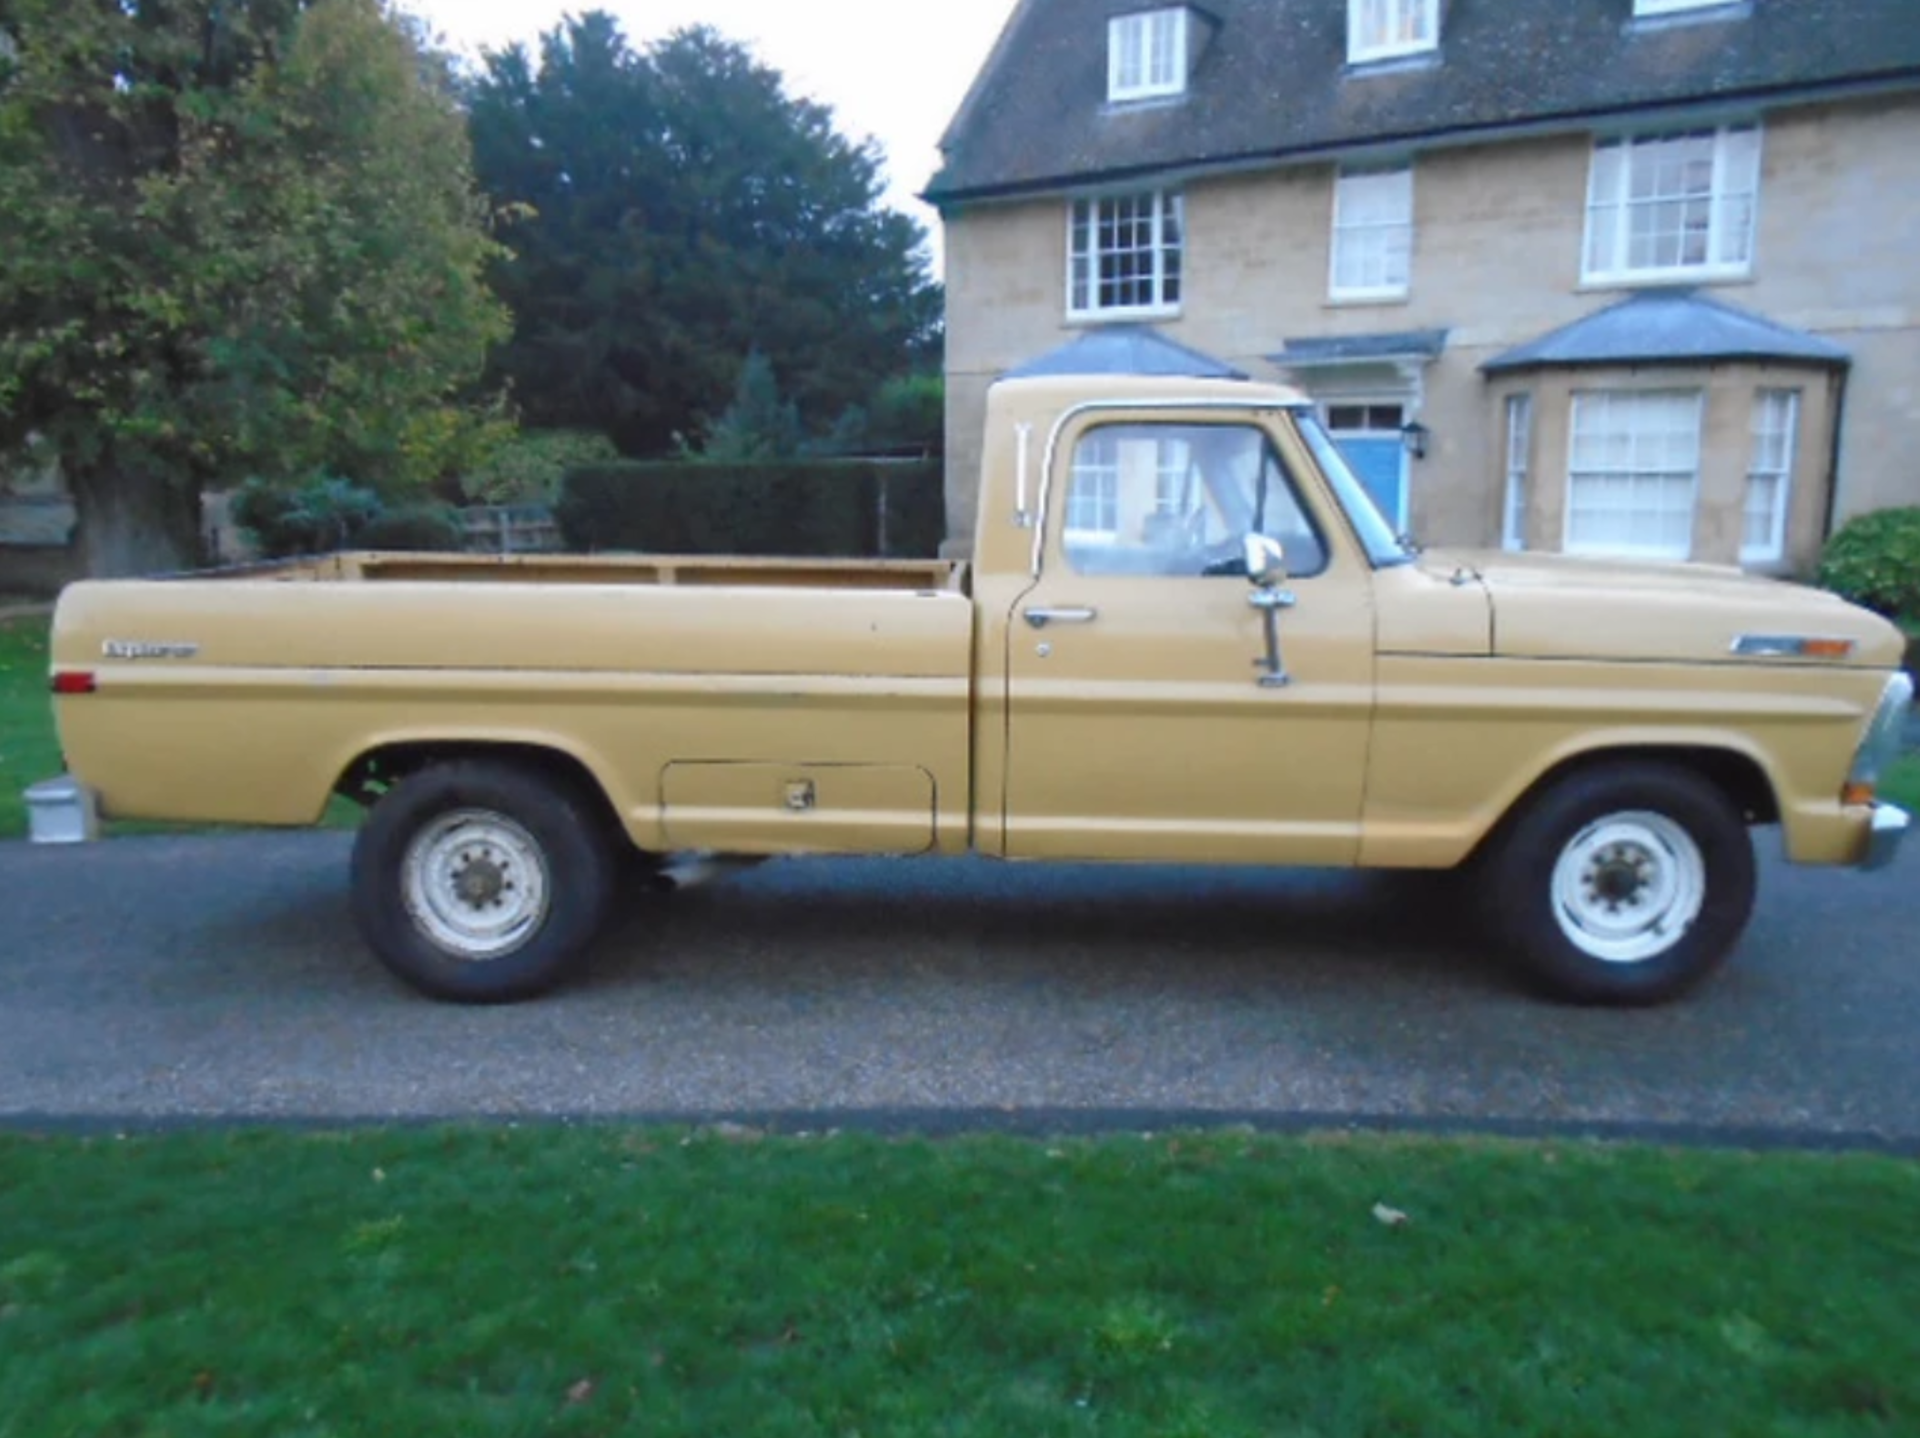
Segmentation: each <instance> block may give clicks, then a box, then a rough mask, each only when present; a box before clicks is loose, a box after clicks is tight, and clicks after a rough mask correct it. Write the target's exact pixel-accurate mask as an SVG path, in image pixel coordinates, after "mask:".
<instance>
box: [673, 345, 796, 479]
mask: <svg viewBox="0 0 1920 1438" xmlns="http://www.w3.org/2000/svg"><path fill="white" fill-rule="evenodd" d="M804 448H805V435H804V434H803V432H802V430H801V428H800V413H799V411H798V410H797V409H795V408H794V406H793V404H792V403H791V402H790V401H787V400H783V399H782V398H781V397H780V384H779V381H777V380H776V379H775V378H774V375H773V366H772V365H771V364H769V363H768V361H767V357H766V356H765V355H763V354H761V353H760V351H759V350H755V351H753V353H751V354H749V355H748V356H747V362H746V363H745V364H743V365H742V366H740V382H739V383H738V384H737V385H736V386H735V387H734V391H733V403H732V404H730V405H728V406H727V408H726V411H725V412H724V413H723V414H722V415H721V416H720V418H719V419H718V420H716V421H715V422H714V424H713V427H712V428H711V429H710V430H709V431H708V433H707V438H706V442H705V443H704V444H702V445H701V446H700V448H699V449H698V450H697V451H695V452H693V453H692V455H691V456H690V457H697V458H699V459H702V460H706V461H708V462H711V463H715V464H764V463H768V462H771V461H776V460H784V459H792V458H794V456H796V455H798V454H799V453H800V452H801V451H802V450H803V449H804Z"/></svg>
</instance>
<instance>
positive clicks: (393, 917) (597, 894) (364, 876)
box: [353, 760, 615, 1004]
mask: <svg viewBox="0 0 1920 1438" xmlns="http://www.w3.org/2000/svg"><path fill="white" fill-rule="evenodd" d="M606 827H607V826H606V824H605V822H604V820H603V817H602V815H601V814H600V812H599V805H598V802H597V799H596V796H594V795H592V794H590V793H587V792H584V791H583V790H582V789H581V787H580V786H578V785H575V784H571V783H569V782H567V781H565V780H564V779H559V778H555V777H553V776H551V775H549V774H546V773H543V772H541V771H539V770H537V769H534V768H531V767H528V766H523V765H517V764H511V763H504V762H500V761H495V760H457V761H454V762H451V763H446V764H437V765H435V766H433V767H431V768H428V769H424V770H422V771H421V772H419V773H417V774H414V775H411V776H410V777H408V778H406V779H404V780H402V781H401V783H400V784H399V785H398V786H397V787H395V788H394V789H392V790H391V791H389V792H388V793H387V795H386V796H385V797H384V798H382V799H381V800H380V802H379V803H378V804H377V805H375V806H374V809H373V812H372V814H371V815H370V816H369V817H368V819H367V822H366V824H365V826H364V827H363V828H362V829H361V831H360V835H359V838H358V840H357V841H356V843H355V845H354V851H353V913H354V920H355V922H356V924H357V925H358V927H359V930H360V934H361V937H362V938H363V939H364V940H365V941H366V944H367V946H368V947H369V948H370V949H372V950H373V952H374V954H375V955H376V956H377V957H378V958H379V959H380V961H381V962H382V963H383V964H385V965H386V966H387V968H388V969H390V970H391V971H392V972H393V973H394V974H396V975H397V976H398V977H400V978H401V979H402V980H404V981H405V982H406V983H408V984H409V985H411V986H412V987H414V988H416V989H418V990H419V991H420V992H422V993H424V994H428V995H430V996H432V997H434V998H440V999H452V1000H455V1001H457V1002H461V1003H475V1004H497V1003H511V1002H514V1001H517V1000H520V999H526V998H532V997H534V996H535V995H538V994H542V993H545V992H547V991H548V990H549V989H552V988H553V987H554V986H556V985H557V984H560V983H562V982H564V981H565V980H566V979H568V978H569V977H571V976H572V975H573V974H574V973H575V972H576V971H577V969H578V968H579V967H580V965H581V963H582V961H583V960H584V959H585V957H586V952H587V948H588V946H589V945H590V944H591V943H592V942H593V940H594V939H595V937H597V936H598V934H599V933H600V930H601V928H602V927H603V925H604V924H605V922H606V918H607V913H608V910H609V907H610V905H611V901H612V897H613V889H614V872H615V855H614V854H613V852H612V850H611V848H610V846H609V845H608V843H607V840H606Z"/></svg>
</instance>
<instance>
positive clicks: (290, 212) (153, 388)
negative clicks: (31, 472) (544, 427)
mask: <svg viewBox="0 0 1920 1438" xmlns="http://www.w3.org/2000/svg"><path fill="white" fill-rule="evenodd" d="M7 8H8V11H9V16H8V24H9V28H10V29H11V31H12V33H13V35H14V38H15V39H16V41H17V42H18V50H19V60H18V69H17V71H16V73H15V75H14V77H13V80H12V82H11V83H10V84H8V85H7V87H6V88H5V89H4V91H0V229H4V231H5V232H6V234H7V235H8V241H7V243H6V244H5V245H3V246H0V453H5V452H13V453H18V452H19V451H20V450H21V449H22V448H23V447H24V446H25V445H26V444H27V443H28V442H29V440H30V438H31V437H33V436H36V435H38V436H40V437H41V438H42V439H43V440H44V441H45V442H46V443H47V444H48V445H49V446H50V447H51V449H52V450H53V451H54V452H55V453H56V454H57V455H58V456H59V458H60V460H61V462H62V464H63V467H64V468H65V470H66V472H67V474H68V476H69V477H70V479H72V480H73V481H74V487H75V492H76V499H77V501H78V502H79V504H80V508H81V526H82V534H83V540H84V541H85V542H86V543H87V544H88V546H89V552H90V555H91V556H92V558H93V560H94V562H95V567H96V568H121V567H125V566H128V565H132V564H135V563H137V561H138V556H137V554H136V553H134V552H132V550H133V549H134V548H137V547H138V545H139V544H142V543H147V544H153V543H159V542H161V541H165V543H167V544H171V545H173V546H174V547H176V548H177V547H179V546H182V545H185V544H188V543H190V542H191V537H192V534H193V532H194V529H195V523H194V520H195V515H194V507H195V503H196V497H197V495H198V493H199V492H200V490H201V489H202V488H208V487H222V486H226V485H230V484H232V483H235V482H237V481H238V480H240V479H242V478H244V477H245V476H247V475H252V474H302V473H310V472H313V471H316V470H323V469H324V470H330V471H333V472H336V473H346V474H353V475H355V476H357V477H359V478H360V479H362V480H364V481H367V482H370V483H373V484H375V485H376V486H378V487H383V488H384V487H394V488H404V487H408V486H419V485H423V484H425V483H427V482H428V481H431V480H433V479H435V478H437V477H439V476H440V475H441V474H443V473H444V472H445V471H446V470H447V469H449V468H450V467H452V466H453V465H454V464H456V463H457V462H458V461H459V460H460V458H461V457H462V456H463V454H464V453H465V451H466V448H467V446H468V444H469V442H470V437H471V431H472V429H473V428H474V425H475V423H476V421H475V420H474V419H472V418H471V417H470V416H469V414H468V412H467V411H466V409H465V408H464V407H463V406H462V405H461V403H460V402H459V401H460V396H461V394H462V392H463V390H464V389H465V388H466V387H467V386H469V385H471V384H472V383H473V382H475V381H476V380H477V379H478V378H479V376H480V374H481V372H482V369H483V366H484V363H485V357H486V353H487V350H488V348H489V346H490V345H491V344H492V343H493V342H494V341H496V340H497V339H499V338H501V337H502V336H503V335H504V334H505V333H506V328H507V317H506V315H505V312H504V310H503V309H502V307H501V306H500V304H499V303H498V301H497V300H496V299H495V298H494V297H493V296H492V295H491V294H490V293H489V292H488V289H487V286H486V269H487V266H488V265H489V264H490V263H491V262H492V261H493V259H494V258H495V257H496V256H497V255H498V254H499V253H500V252H499V250H498V249H497V248H496V246H495V245H494V243H493V242H492V241H491V239H490V238H489V237H488V233H487V217H486V213H485V211H484V209H483V207H482V205H481V203H480V201H479V199H478V197H477V193H476V191H475V188H474V185H473V182H472V178H471V157H470V151H469V148H468V141H467V136H466V131H465V121H464V116H463V115H462V112H461V110H460V108H459V106H458V104H457V103H456V100H455V97H454V94H453V92H452V88H451V83H450V80H449V78H448V76H447V75H446V73H445V71H444V68H443V67H442V66H441V65H440V64H439V62H437V61H435V60H434V58H433V57H430V56H428V55H425V54H423V53H422V52H421V51H420V49H419V48H418V47H417V46H416V44H415V43H414V41H413V39H412V38H411V31H410V27H409V26H407V25H406V24H404V23H402V22H400V21H399V20H397V19H396V18H394V17H393V16H392V15H391V14H390V13H389V12H387V11H386V10H385V9H384V8H383V6H382V5H381V4H380V3H379V0H310V3H297V0H168V3H162V0H124V3H120V4H103V3H87V4H79V5H76V4H73V3H70V0H13V3H11V4H10V5H9V6H8V7H7ZM143 506H144V509H145V511H147V513H145V515H144V518H145V519H146V520H150V521H152V523H150V524H148V526H147V528H146V529H144V530H141V531H140V532H138V533H135V532H133V531H132V530H131V529H130V528H129V527H128V526H127V525H124V524H123V525H120V527H119V529H118V530H116V528H115V525H116V515H118V514H120V513H121V512H122V511H128V512H139V511H142V508H143ZM156 526H157V528H156ZM121 530H125V531H127V532H125V533H121V532H120V531H121ZM183 531H184V532H183ZM103 545H104V546H105V547H104V548H103V547H102V546H103ZM163 547H164V546H163Z"/></svg>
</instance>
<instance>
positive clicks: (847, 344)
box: [471, 12, 941, 457]
mask: <svg viewBox="0 0 1920 1438" xmlns="http://www.w3.org/2000/svg"><path fill="white" fill-rule="evenodd" d="M471 113H472V135H473V143H474V153H475V161H476V166H477V172H478V174H479V177H480V180H481V182H482V184H483V185H484V186H485V188H486V190H487V192H488V193H489V194H490V195H491V196H492V197H493V199H494V201H495V204H496V206H497V207H498V208H499V209H500V210H501V211H502V212H503V213H510V214H512V215H513V216H514V217H515V223H514V224H513V225H512V227H511V228H510V229H509V230H508V231H507V232H506V235H505V238H506V240H507V242H508V243H509V244H510V246H511V248H512V249H513V251H514V258H513V259H512V260H511V261H510V262H507V263H504V264H502V265H501V266H500V267H499V268H498V271H497V275H498V281H499V285H500V290H501V293H502V294H503V295H504V296H505V298H506V299H507V301H508V303H509V304H510V305H511V307H512V309H513V313H514V319H515V332H514V336H513V339H512V342H511V343H510V344H508V345H506V346H504V347H503V348H502V349H501V350H500V352H499V356H498V364H497V371H498V373H499V374H500V375H501V376H502V377H503V378H505V379H506V380H508V381H509V382H510V383H511V386H512V391H513V394H514V397H515V400H516V402H517V403H518V404H519V405H520V406H521V407H522V408H523V410H524V412H525V414H526V416H527V418H528V420H529V422H530V423H532V424H534V425H537V426H541V427H554V428H583V429H591V430H596V431H599V432H602V433H605V434H608V435H610V436H612V437H613V439H614V440H615V442H616V443H618V445H619V446H620V448H621V450H622V452H623V453H626V454H631V455H641V456H649V457H651V456H664V455H667V454H671V453H673V452H674V450H675V447H676V443H677V438H678V437H680V436H695V435H700V434H702V433H703V432H705V431H706V430H707V429H708V427H709V426H710V425H711V424H712V423H713V421H714V420H715V419H716V417H717V416H719V414H720V413H721V411H722V410H723V409H724V408H725V407H726V405H727V403H728V399H729V396H730V395H731V394H732V393H733V392H734V390H735V387H736V383H737V380H738V378H739V373H740V366H741V362H742V359H743V357H745V356H747V355H749V354H750V353H752V352H754V351H755V350H756V349H757V350H758V351H759V352H760V353H762V354H764V355H765V356H766V358H767V360H768V361H769V362H770V363H771V365H772V368H773V371H774V373H776V374H777V375H778V376H779V377H780V380H781V382H782V384H783V386H784V387H785V388H786V390H787V394H788V397H789V398H790V399H791V400H792V402H793V404H794V407H795V409H796V411H797V414H798V417H799V420H800V422H801V425H802V426H803V427H804V428H805V429H806V430H807V432H808V433H809V434H815V433H819V432H822V431H824V430H825V429H827V428H828V427H829V426H830V425H831V423H832V421H833V420H834V418H835V417H836V416H838V415H840V414H841V413H842V412H843V411H845V410H846V409H847V408H848V407H849V406H851V405H855V404H862V403H865V402H866V401H867V400H868V399H869V397H870V396H871V395H872V393H873V391H874V390H875V389H876V388H877V386H878V385H879V384H880V383H881V382H882V381H883V380H885V379H886V378H888V377H889V376H891V375H895V374H899V373H901V372H903V371H905V370H907V369H909V368H912V367H913V366H914V365H915V364H916V363H919V362H923V361H925V360H926V359H929V358H931V357H933V356H934V355H936V354H937V352H938V343H939V325H940V310H941V297H940V291H939V287H938V286H937V285H936V284H935V283H934V282H933V281H932V279H931V278H930V277H929V274H928V269H927V254H926V250H925V235H924V232H923V231H922V230H921V228H920V226H919V225H918V224H916V223H915V222H914V221H912V220H910V219H908V218H907V217H906V216H904V215H900V214H897V213H895V212H893V211H890V210H887V209H885V208H883V207H882V205H881V203H880V197H881V195H882V193H883V192H884V189H885V185H884V182H883V178H882V174H881V158H880V154H879V151H878V149H877V148H876V147H875V146H874V145H873V144H872V143H871V142H865V143H860V144H856V143H854V142H853V141H851V140H849V139H847V138H845V137H843V136H842V135H840V134H839V133H838V132H837V131H836V130H835V128H834V124H833V116H832V114H831V112H830V111H828V110H826V109H824V108H823V107H821V106H819V105H816V104H812V103H810V102H807V101H804V100H799V99H795V98H794V97H792V96H791V95H789V94H788V93H787V91H786V88H785V86H784V83H783V81H782V79H781V77H780V76H779V75H778V74H777V73H776V72H774V71H773V70H770V69H768V68H767V67H765V66H763V65H761V64H759V63H757V62H756V61H755V60H754V59H753V57H752V55H751V54H750V53H749V52H748V51H747V50H745V49H743V48H742V47H740V46H738V45H735V44H732V43H730V42H728V41H726V40H724V39H722V38H721V37H720V36H719V35H717V34H716V33H714V32H713V31H712V30H709V29H705V28H696V29H692V30H686V31H682V32H680V33H678V34H675V35H673V36H672V37H670V38H669V39H667V40H665V41H663V42H661V43H659V44H657V45H654V46H652V47H651V48H649V49H647V50H645V51H635V50H634V49H633V48H632V47H631V46H630V45H629V44H628V42H627V40H626V39H625V37H624V36H623V35H622V34H621V31H620V29H619V27H618V25H617V24H616V22H615V21H614V20H613V18H612V17H610V16H609V15H607V14H605V13H602V12H590V13H588V14H585V15H584V16H581V17H579V18H575V19H570V20H568V21H567V22H566V23H565V24H563V25H561V26H560V27H558V28H556V29H555V30H553V31H552V32H551V33H549V34H548V35H547V36H546V37H545V39H544V41H543V42H542V44H541V46H540V47H539V52H538V54H537V55H529V54H528V53H527V52H526V51H525V50H523V49H520V48H518V47H516V48H513V49H510V50H507V51H505V52H502V53H499V54H494V55H490V56H488V57H487V61H486V65H485V69H484V72H483V73H482V74H481V76H480V77H479V78H478V80H477V81H476V82H475V83H474V84H473V86H472V93H471Z"/></svg>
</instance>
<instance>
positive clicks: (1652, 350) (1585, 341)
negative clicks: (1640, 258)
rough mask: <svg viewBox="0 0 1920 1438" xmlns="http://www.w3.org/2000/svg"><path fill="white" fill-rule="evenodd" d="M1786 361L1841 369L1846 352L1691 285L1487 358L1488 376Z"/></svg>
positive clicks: (1628, 302)
mask: <svg viewBox="0 0 1920 1438" xmlns="http://www.w3.org/2000/svg"><path fill="white" fill-rule="evenodd" d="M1732 360H1758V361H1767V360H1784V361H1789V362H1795V363H1799V364H1808V365H1825V366H1830V367H1833V368H1841V367H1844V366H1847V365H1849V364H1851V363H1852V356H1850V355H1849V354H1848V353H1847V351H1845V350H1844V349H1842V348H1841V347H1840V346H1839V345H1836V344H1834V343H1832V342H1831V341H1829V340H1824V339H1821V338H1820V337H1819V336H1818V335H1811V334H1808V333H1806V332H1805V331H1804V330H1796V329H1789V328H1788V327H1787V326H1785V325H1779V324H1775V323H1774V322H1773V321H1772V320H1769V319H1765V318H1763V317H1761V316H1760V315H1756V314H1753V313H1752V312H1751V311H1748V310H1742V309H1736V308H1735V307H1734V306H1732V305H1729V304H1724V303H1722V302H1721V301H1719V300H1715V299H1709V298H1707V297H1706V296H1705V295H1701V294H1697V293H1696V292H1694V291H1693V290H1690V289H1670V290H1648V291H1645V292H1643V293H1640V294H1637V295H1631V296H1629V297H1628V298H1627V299H1624V300H1622V301H1620V303H1618V304H1616V305H1610V306H1609V307H1608V308H1606V309H1604V310H1601V311H1599V312H1598V313H1596V314H1591V315H1588V316H1587V317H1586V318H1584V319H1579V320H1575V321H1574V322H1573V323H1572V324H1570V325H1565V326H1563V327H1562V328H1560V329H1557V330H1554V331H1553V332H1552V333H1551V334H1546V335H1542V336H1541V337H1540V338H1539V339H1537V340H1533V341H1531V342H1530V343H1527V344H1523V345H1520V346H1518V347H1517V348H1515V349H1510V350H1508V351H1507V352H1506V353H1505V354H1502V355H1497V356H1495V357H1494V358H1493V359H1490V360H1488V361H1487V362H1486V363H1485V364H1484V365H1482V366H1481V367H1480V368H1481V370H1482V371H1483V372H1484V373H1486V374H1490V375H1495V374H1507V373H1510V372H1512V371H1515V370H1523V369H1541V368H1546V367H1551V366H1559V367H1575V366H1592V365H1644V364H1716V363H1724V362H1727V361H1732Z"/></svg>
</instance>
